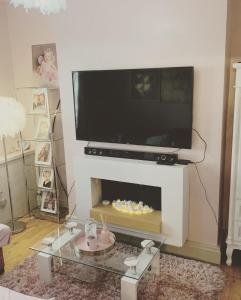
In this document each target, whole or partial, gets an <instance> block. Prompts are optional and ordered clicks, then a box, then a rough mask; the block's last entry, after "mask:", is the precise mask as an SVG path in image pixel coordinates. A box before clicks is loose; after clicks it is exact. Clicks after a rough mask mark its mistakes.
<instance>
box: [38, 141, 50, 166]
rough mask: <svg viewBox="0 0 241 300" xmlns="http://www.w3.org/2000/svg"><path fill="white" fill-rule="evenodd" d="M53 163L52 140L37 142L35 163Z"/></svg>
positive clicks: (48, 164)
mask: <svg viewBox="0 0 241 300" xmlns="http://www.w3.org/2000/svg"><path fill="white" fill-rule="evenodd" d="M51 163H52V147H51V143H50V142H36V144H35V164H36V165H46V166H50V165H51Z"/></svg>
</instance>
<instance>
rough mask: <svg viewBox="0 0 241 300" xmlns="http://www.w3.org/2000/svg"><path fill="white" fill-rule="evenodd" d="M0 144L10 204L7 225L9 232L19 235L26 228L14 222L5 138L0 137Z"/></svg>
mask: <svg viewBox="0 0 241 300" xmlns="http://www.w3.org/2000/svg"><path fill="white" fill-rule="evenodd" d="M2 143H3V151H4V159H5V168H6V175H7V183H8V195H9V202H10V210H11V221H10V222H9V223H8V224H7V225H8V226H9V227H10V228H11V231H12V233H13V234H14V233H19V232H21V231H23V230H24V229H25V228H26V225H25V223H23V222H19V221H14V215H13V202H12V192H11V187H10V180H9V168H8V159H7V150H6V140H5V136H3V137H2Z"/></svg>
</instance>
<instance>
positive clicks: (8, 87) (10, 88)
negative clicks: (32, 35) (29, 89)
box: [0, 1, 14, 96]
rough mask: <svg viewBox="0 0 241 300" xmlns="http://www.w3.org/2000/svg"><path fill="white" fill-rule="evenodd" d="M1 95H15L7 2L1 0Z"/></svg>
mask: <svg viewBox="0 0 241 300" xmlns="http://www.w3.org/2000/svg"><path fill="white" fill-rule="evenodd" d="M0 37H1V40H0V96H13V95H14V84H13V69H12V60H11V48H10V43H9V33H8V24H7V15H6V10H5V4H4V3H3V2H1V1H0Z"/></svg>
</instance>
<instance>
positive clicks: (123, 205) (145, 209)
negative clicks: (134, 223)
mask: <svg viewBox="0 0 241 300" xmlns="http://www.w3.org/2000/svg"><path fill="white" fill-rule="evenodd" d="M112 206H113V207H114V208H115V209H116V210H118V211H120V212H122V213H127V214H131V215H142V214H148V213H152V212H153V208H151V207H150V206H149V205H144V204H143V202H142V201H139V202H138V203H137V202H135V201H131V200H128V201H127V200H120V199H117V200H114V201H113V202H112Z"/></svg>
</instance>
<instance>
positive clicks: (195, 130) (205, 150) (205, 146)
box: [190, 128, 218, 226]
mask: <svg viewBox="0 0 241 300" xmlns="http://www.w3.org/2000/svg"><path fill="white" fill-rule="evenodd" d="M192 130H193V131H194V132H195V133H196V134H197V136H198V137H199V138H200V139H201V141H202V142H203V144H204V152H203V158H202V159H201V160H199V161H190V163H193V164H194V166H195V169H196V172H197V175H198V179H199V182H200V184H201V186H202V189H203V191H204V195H205V200H206V202H207V204H208V206H209V207H210V209H211V211H212V214H213V216H214V219H215V222H216V224H217V226H218V218H217V216H216V213H215V210H214V208H213V206H212V204H211V202H210V201H209V199H208V194H207V190H206V188H205V185H204V183H203V181H202V178H201V176H200V172H199V170H198V166H197V164H200V163H202V162H204V161H205V159H206V152H207V142H206V141H205V139H204V138H203V137H202V136H201V134H200V133H199V132H198V131H197V129H195V128H192Z"/></svg>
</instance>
